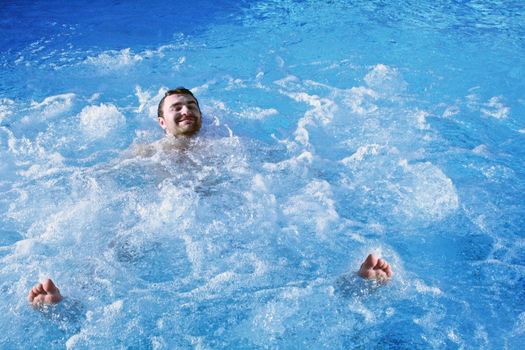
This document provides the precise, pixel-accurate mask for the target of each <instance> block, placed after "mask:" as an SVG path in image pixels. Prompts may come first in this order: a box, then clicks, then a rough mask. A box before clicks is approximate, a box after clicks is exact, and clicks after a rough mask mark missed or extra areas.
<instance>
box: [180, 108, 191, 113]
mask: <svg viewBox="0 0 525 350" xmlns="http://www.w3.org/2000/svg"><path fill="white" fill-rule="evenodd" d="M188 111H189V109H188V107H186V106H182V107H181V109H180V114H188Z"/></svg>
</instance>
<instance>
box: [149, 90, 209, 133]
mask: <svg viewBox="0 0 525 350" xmlns="http://www.w3.org/2000/svg"><path fill="white" fill-rule="evenodd" d="M162 110H163V112H164V117H163V118H158V121H159V124H160V127H161V128H163V129H164V130H165V131H166V133H168V134H171V135H173V136H180V135H185V136H191V135H193V134H196V133H197V132H198V131H199V130H200V128H201V125H202V115H201V110H200V108H199V105H198V104H197V101H196V100H195V99H194V98H193V97H192V96H190V95H184V94H175V95H170V96H168V97H166V98H165V99H164V103H163V106H162Z"/></svg>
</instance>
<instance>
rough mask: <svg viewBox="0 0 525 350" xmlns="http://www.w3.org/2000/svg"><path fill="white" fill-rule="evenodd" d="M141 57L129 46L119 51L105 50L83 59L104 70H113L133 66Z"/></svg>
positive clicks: (86, 62)
mask: <svg viewBox="0 0 525 350" xmlns="http://www.w3.org/2000/svg"><path fill="white" fill-rule="evenodd" d="M143 59H144V58H143V57H142V56H141V55H140V54H134V53H133V52H132V51H131V49H130V48H127V49H122V50H120V51H115V50H110V51H105V52H103V53H101V54H99V55H98V56H95V57H91V56H90V57H88V58H86V59H85V60H84V63H85V64H88V65H92V66H95V67H97V68H101V69H104V70H114V69H121V68H125V67H130V66H133V65H135V64H136V63H138V62H140V61H142V60H143Z"/></svg>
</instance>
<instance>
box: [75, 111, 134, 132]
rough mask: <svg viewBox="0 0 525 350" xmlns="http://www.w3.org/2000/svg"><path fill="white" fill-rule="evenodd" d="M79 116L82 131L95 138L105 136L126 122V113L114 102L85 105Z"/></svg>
mask: <svg viewBox="0 0 525 350" xmlns="http://www.w3.org/2000/svg"><path fill="white" fill-rule="evenodd" d="M78 117H79V118H80V127H81V128H82V131H83V132H84V133H86V134H87V135H89V136H91V137H93V138H103V137H105V136H107V135H108V134H109V133H110V132H112V131H114V130H116V129H118V128H120V127H122V126H123V125H124V124H125V123H126V118H125V117H124V115H123V114H122V113H120V111H119V110H118V108H117V107H116V106H114V105H112V104H104V103H102V104H100V105H98V106H96V105H95V106H87V107H84V108H83V109H82V111H81V112H80V114H79V115H78Z"/></svg>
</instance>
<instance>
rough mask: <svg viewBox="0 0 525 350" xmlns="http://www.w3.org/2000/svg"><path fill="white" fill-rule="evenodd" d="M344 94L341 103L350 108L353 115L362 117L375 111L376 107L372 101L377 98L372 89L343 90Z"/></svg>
mask: <svg viewBox="0 0 525 350" xmlns="http://www.w3.org/2000/svg"><path fill="white" fill-rule="evenodd" d="M344 94H345V96H344V97H343V103H345V104H346V105H348V106H350V108H351V110H352V112H353V113H355V114H359V115H364V114H368V113H372V112H375V111H376V110H377V105H375V104H374V103H373V102H372V101H375V100H376V99H377V98H378V97H379V96H378V94H377V93H376V92H375V91H374V90H372V89H369V88H366V87H364V86H358V87H353V88H351V89H350V90H344Z"/></svg>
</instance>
